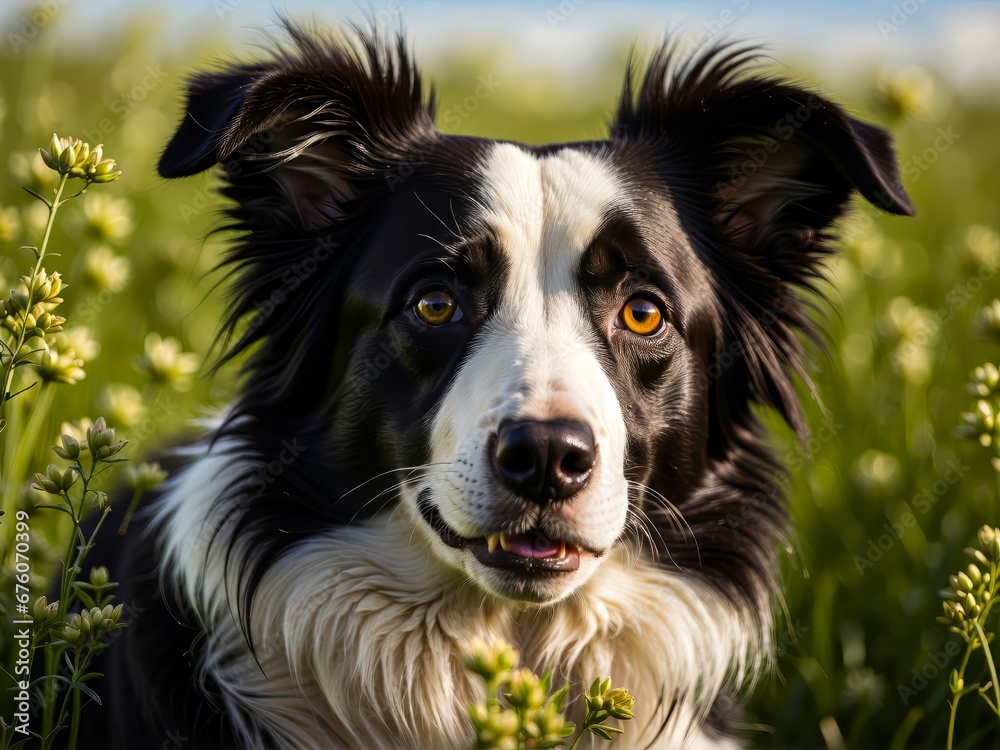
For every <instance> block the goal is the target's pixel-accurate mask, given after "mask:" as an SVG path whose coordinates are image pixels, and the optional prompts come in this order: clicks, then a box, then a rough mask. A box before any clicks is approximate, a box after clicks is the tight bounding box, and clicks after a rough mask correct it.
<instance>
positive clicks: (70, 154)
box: [38, 133, 121, 183]
mask: <svg viewBox="0 0 1000 750" xmlns="http://www.w3.org/2000/svg"><path fill="white" fill-rule="evenodd" d="M38 153H39V155H40V156H41V157H42V161H44V162H45V166H47V167H48V168H49V169H51V170H53V171H54V172H58V173H59V174H61V175H68V176H69V177H79V178H81V179H84V180H86V181H87V182H88V183H89V182H95V183H104V182H111V181H112V180H117V179H118V177H120V176H121V171H120V170H116V169H115V160H114V159H105V158H104V146H103V144H98V145H97V146H96V147H94V148H93V149H91V147H90V144H89V143H85V142H83V141H81V140H80V139H79V138H60V137H59V136H57V135H56V134H55V133H53V134H52V140H51V141H50V142H49V147H48V149H42V148H40V149H38Z"/></svg>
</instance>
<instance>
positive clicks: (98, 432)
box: [87, 417, 128, 464]
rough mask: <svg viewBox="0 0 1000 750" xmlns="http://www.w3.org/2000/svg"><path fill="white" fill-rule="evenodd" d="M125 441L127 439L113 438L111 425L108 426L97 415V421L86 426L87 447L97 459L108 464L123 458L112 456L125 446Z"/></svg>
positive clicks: (113, 432)
mask: <svg viewBox="0 0 1000 750" xmlns="http://www.w3.org/2000/svg"><path fill="white" fill-rule="evenodd" d="M126 443H128V441H127V440H115V430H114V428H113V427H108V425H107V423H106V422H105V421H104V417H98V418H97V421H96V422H94V424H92V425H91V426H90V427H88V428H87V449H88V450H89V451H90V455H92V456H93V457H94V458H95V459H97V460H98V461H104V462H105V463H109V464H110V463H117V462H118V461H121V460H125V459H115V458H113V457H114V456H115V455H117V454H118V453H119V452H120V451H121V449H122V448H124V447H125V445H126Z"/></svg>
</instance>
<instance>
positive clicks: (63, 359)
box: [36, 349, 87, 385]
mask: <svg viewBox="0 0 1000 750" xmlns="http://www.w3.org/2000/svg"><path fill="white" fill-rule="evenodd" d="M36 369H37V371H38V376H39V377H40V378H41V379H42V380H44V381H46V382H50V383H65V384H66V385H73V384H74V383H76V382H78V381H80V380H83V379H84V378H85V377H86V375H87V374H86V373H85V372H84V371H83V360H82V359H80V358H79V357H77V356H76V353H75V352H74V351H73V350H72V349H70V350H68V351H65V352H57V351H55V350H53V349H48V350H47V351H44V352H39V354H38V365H37V368H36Z"/></svg>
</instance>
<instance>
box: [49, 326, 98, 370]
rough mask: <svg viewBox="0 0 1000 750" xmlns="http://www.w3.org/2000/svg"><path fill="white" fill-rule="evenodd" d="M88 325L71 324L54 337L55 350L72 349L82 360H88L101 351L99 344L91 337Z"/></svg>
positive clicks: (95, 356)
mask: <svg viewBox="0 0 1000 750" xmlns="http://www.w3.org/2000/svg"><path fill="white" fill-rule="evenodd" d="M90 334H91V330H90V328H89V327H88V326H73V327H72V328H67V329H66V330H65V331H63V332H62V333H60V334H59V335H58V336H56V337H55V342H54V343H53V346H54V348H55V349H56V350H57V351H74V352H76V355H77V356H78V357H79V358H80V359H82V360H83V361H84V362H90V361H91V360H93V359H96V358H97V355H99V354H100V353H101V345H100V344H99V343H98V342H97V341H95V340H94V339H93V338H91V335H90Z"/></svg>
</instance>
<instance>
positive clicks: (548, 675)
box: [539, 669, 552, 695]
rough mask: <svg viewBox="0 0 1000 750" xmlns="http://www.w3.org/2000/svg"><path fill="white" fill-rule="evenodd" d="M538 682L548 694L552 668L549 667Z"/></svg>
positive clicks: (550, 685) (550, 686)
mask: <svg viewBox="0 0 1000 750" xmlns="http://www.w3.org/2000/svg"><path fill="white" fill-rule="evenodd" d="M539 684H540V685H541V688H542V690H544V691H545V694H546V695H548V694H549V691H550V690H552V670H551V669H550V670H548V671H546V673H545V676H544V677H542V679H541V682H540V683H539Z"/></svg>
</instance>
